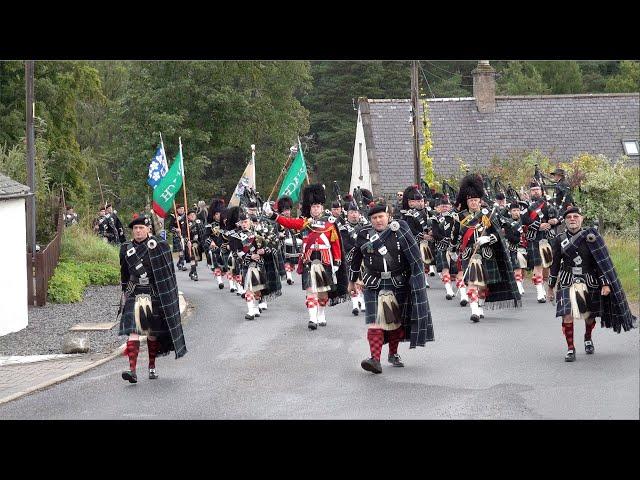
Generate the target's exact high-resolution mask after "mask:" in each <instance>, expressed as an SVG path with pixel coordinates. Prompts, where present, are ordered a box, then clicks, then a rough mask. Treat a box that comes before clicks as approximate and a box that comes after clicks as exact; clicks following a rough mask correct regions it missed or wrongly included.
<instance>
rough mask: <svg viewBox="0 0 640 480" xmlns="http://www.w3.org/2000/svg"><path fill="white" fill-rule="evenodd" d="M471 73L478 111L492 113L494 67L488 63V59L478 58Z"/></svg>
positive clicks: (494, 94)
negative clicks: (476, 64)
mask: <svg viewBox="0 0 640 480" xmlns="http://www.w3.org/2000/svg"><path fill="white" fill-rule="evenodd" d="M471 73H472V74H473V96H474V97H475V99H476V106H477V108H478V111H479V112H480V113H494V112H495V111H496V79H495V74H496V71H495V69H494V68H493V67H492V66H491V65H489V60H479V61H478V66H477V67H476V68H475V69H474V70H473V71H472V72H471Z"/></svg>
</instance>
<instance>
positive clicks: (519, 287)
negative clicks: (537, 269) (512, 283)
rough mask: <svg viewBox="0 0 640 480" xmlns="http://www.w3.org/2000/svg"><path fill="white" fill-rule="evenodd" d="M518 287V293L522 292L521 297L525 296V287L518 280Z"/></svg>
mask: <svg viewBox="0 0 640 480" xmlns="http://www.w3.org/2000/svg"><path fill="white" fill-rule="evenodd" d="M516 285H517V286H518V292H520V295H524V286H523V285H522V282H521V281H520V280H516Z"/></svg>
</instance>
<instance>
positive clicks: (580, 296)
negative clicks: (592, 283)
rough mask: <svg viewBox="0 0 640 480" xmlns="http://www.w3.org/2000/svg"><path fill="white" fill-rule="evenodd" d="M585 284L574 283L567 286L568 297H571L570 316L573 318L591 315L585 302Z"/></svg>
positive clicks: (584, 317) (577, 318)
mask: <svg viewBox="0 0 640 480" xmlns="http://www.w3.org/2000/svg"><path fill="white" fill-rule="evenodd" d="M586 294H587V285H586V284H585V283H574V284H573V285H571V287H569V298H570V299H571V316H572V317H573V318H574V320H580V319H581V318H582V319H585V320H586V319H587V318H589V316H590V315H591V312H590V311H589V306H588V304H587V295H586Z"/></svg>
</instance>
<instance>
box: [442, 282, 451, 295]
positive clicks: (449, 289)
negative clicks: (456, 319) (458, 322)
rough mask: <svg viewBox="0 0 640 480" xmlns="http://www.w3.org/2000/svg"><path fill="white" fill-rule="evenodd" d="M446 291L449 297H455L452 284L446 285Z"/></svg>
mask: <svg viewBox="0 0 640 480" xmlns="http://www.w3.org/2000/svg"><path fill="white" fill-rule="evenodd" d="M444 290H445V292H447V295H451V296H452V297H453V288H451V282H447V283H445V284H444Z"/></svg>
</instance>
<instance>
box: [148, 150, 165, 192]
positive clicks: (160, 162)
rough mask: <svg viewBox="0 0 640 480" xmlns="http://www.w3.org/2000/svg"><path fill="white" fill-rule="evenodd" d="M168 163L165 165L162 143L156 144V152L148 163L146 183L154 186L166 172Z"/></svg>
mask: <svg viewBox="0 0 640 480" xmlns="http://www.w3.org/2000/svg"><path fill="white" fill-rule="evenodd" d="M168 170H169V165H167V156H166V155H165V153H164V148H163V146H162V144H160V145H159V146H158V149H157V150H156V154H155V155H154V157H153V158H152V159H151V163H149V175H148V177H147V183H148V184H149V185H151V186H152V187H153V188H156V187H157V186H158V184H159V183H160V180H161V179H162V177H164V176H165V175H166V174H167V171H168Z"/></svg>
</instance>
